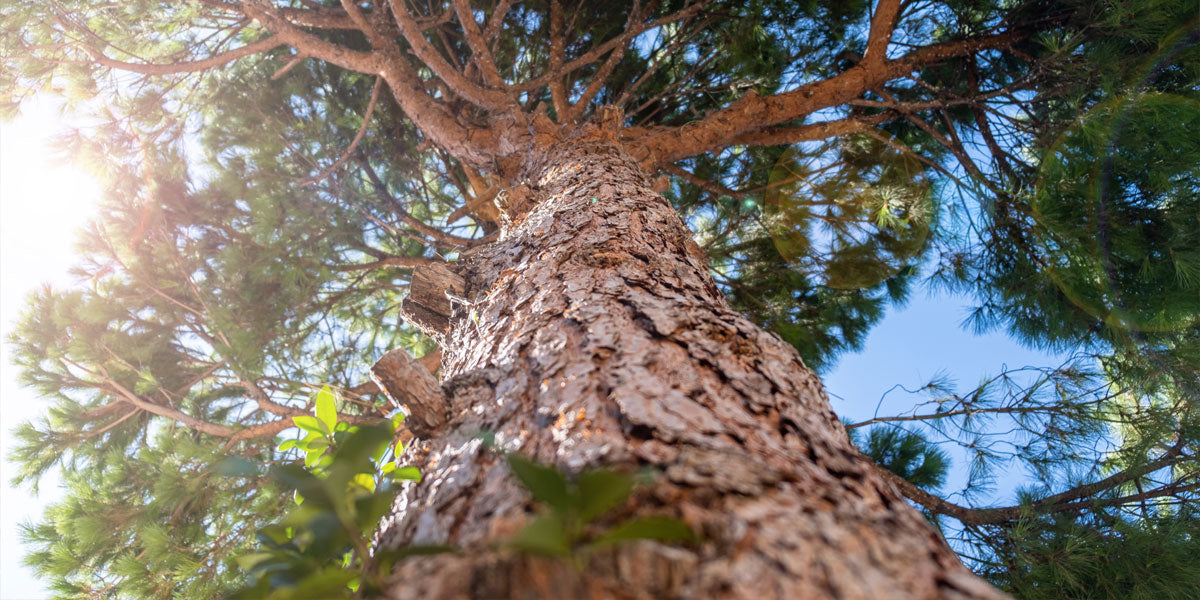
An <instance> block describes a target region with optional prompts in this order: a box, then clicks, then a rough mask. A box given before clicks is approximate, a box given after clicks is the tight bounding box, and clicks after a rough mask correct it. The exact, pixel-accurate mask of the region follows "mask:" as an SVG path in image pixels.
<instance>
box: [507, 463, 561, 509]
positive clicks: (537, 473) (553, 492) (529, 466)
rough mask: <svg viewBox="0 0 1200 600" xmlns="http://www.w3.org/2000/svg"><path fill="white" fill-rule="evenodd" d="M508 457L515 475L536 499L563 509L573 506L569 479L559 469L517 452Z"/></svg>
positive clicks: (509, 464)
mask: <svg viewBox="0 0 1200 600" xmlns="http://www.w3.org/2000/svg"><path fill="white" fill-rule="evenodd" d="M506 459H507V460H508V466H509V468H510V469H512V472H513V475H516V477H517V479H518V480H519V481H520V482H521V485H523V486H525V489H526V490H529V493H530V494H531V495H532V496H533V497H534V498H535V499H537V500H541V501H542V502H545V503H546V504H549V505H550V506H553V507H554V508H557V509H561V510H568V509H570V508H571V507H572V505H573V504H574V502H573V501H572V499H571V495H570V494H569V493H568V491H567V480H566V478H565V477H563V474H562V473H560V472H559V471H558V469H555V468H553V467H547V466H545V465H539V464H537V463H535V462H533V461H531V460H529V459H527V458H524V457H522V456H518V455H516V454H509V455H507V457H506Z"/></svg>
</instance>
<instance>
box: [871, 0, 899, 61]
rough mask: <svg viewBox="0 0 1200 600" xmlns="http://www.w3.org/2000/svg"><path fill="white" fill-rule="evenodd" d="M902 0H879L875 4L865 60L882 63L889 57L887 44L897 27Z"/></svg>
mask: <svg viewBox="0 0 1200 600" xmlns="http://www.w3.org/2000/svg"><path fill="white" fill-rule="evenodd" d="M900 4H901V2H900V0H879V4H877V5H876V6H875V14H874V15H872V16H871V32H870V33H869V34H867V51H866V52H865V53H864V54H863V62H865V63H869V64H876V63H882V62H883V61H884V59H886V58H887V46H888V43H889V42H891V41H892V31H894V30H895V29H896V19H898V18H899V17H900Z"/></svg>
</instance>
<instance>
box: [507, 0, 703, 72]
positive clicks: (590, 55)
mask: <svg viewBox="0 0 1200 600" xmlns="http://www.w3.org/2000/svg"><path fill="white" fill-rule="evenodd" d="M707 5H708V0H701V1H700V2H697V3H695V4H693V5H691V6H689V7H687V8H684V9H681V10H678V11H676V12H674V13H672V14H670V15H667V16H665V17H663V18H661V19H655V20H653V21H650V22H649V23H642V24H640V25H636V26H634V27H632V28H626V29H625V31H624V32H623V33H622V34H621V35H618V36H617V37H615V38H612V39H611V40H608V41H607V42H604V43H603V44H600V45H599V46H596V47H595V48H592V49H591V50H588V51H587V52H585V53H584V54H583V55H581V56H580V57H579V58H576V59H574V60H572V61H570V62H568V63H566V64H564V65H562V66H561V67H559V68H558V69H554V68H551V69H548V70H547V71H546V72H545V73H543V74H542V75H541V76H539V77H535V78H534V79H530V80H529V81H526V82H524V83H520V84H517V85H514V86H512V89H513V90H514V91H517V92H527V91H532V90H536V89H537V88H539V87H542V86H543V85H547V84H549V83H550V82H552V81H553V80H554V79H555V78H556V77H562V76H564V75H566V74H567V73H570V72H571V71H574V70H575V69H578V68H580V67H583V66H586V65H590V64H592V63H594V62H596V61H597V60H599V59H600V57H601V56H604V55H605V54H606V53H608V51H609V50H613V49H615V48H617V47H618V46H625V45H628V44H629V43H630V42H631V41H633V38H635V37H637V36H639V35H641V34H642V33H644V32H646V31H649V30H651V29H654V28H656V27H662V26H663V25H666V24H668V23H674V22H675V21H679V20H682V19H686V18H688V17H690V16H692V15H694V14H696V13H698V12H700V10H701V9H703V8H704V7H705V6H707ZM552 7H553V5H552Z"/></svg>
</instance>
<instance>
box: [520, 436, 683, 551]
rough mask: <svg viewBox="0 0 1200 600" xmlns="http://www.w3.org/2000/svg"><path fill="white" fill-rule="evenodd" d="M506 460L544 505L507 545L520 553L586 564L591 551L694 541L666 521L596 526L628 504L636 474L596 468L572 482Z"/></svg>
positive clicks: (531, 464)
mask: <svg viewBox="0 0 1200 600" xmlns="http://www.w3.org/2000/svg"><path fill="white" fill-rule="evenodd" d="M505 459H506V460H507V461H508V466H509V468H510V469H512V472H513V475H515V476H516V478H517V481H519V482H520V483H521V485H522V486H523V487H524V488H525V489H526V490H527V491H528V492H529V494H530V495H531V496H532V497H533V499H534V500H535V501H537V502H538V503H539V504H541V505H542V510H541V512H540V513H539V514H538V515H537V516H535V517H534V518H533V519H532V520H530V522H529V523H528V524H526V525H525V527H524V528H522V529H521V531H520V532H518V533H517V534H516V535H515V536H514V537H513V539H512V540H511V541H510V542H509V544H508V545H509V546H510V547H511V548H513V549H515V550H517V551H519V552H525V553H530V554H542V555H547V556H554V557H559V558H569V557H576V558H581V557H582V558H584V559H586V556H587V553H588V552H589V551H591V550H595V549H598V548H603V547H605V546H611V545H615V544H620V543H624V542H630V541H635V540H658V541H663V542H670V543H690V542H694V541H695V540H696V535H695V533H693V532H692V530H691V528H689V527H688V526H687V525H686V524H684V523H683V522H682V521H680V520H678V519H675V518H673V517H667V516H651V517H632V518H629V519H626V520H624V521H620V522H618V523H615V524H612V525H606V526H597V525H595V523H596V522H597V521H603V520H605V517H607V516H609V515H608V513H610V512H612V511H614V510H615V509H617V508H618V507H620V506H621V505H622V504H624V503H625V502H626V500H628V499H629V496H630V495H631V494H632V493H633V490H634V485H635V483H636V480H635V478H634V476H632V475H629V474H626V473H620V472H617V471H609V470H603V469H597V470H587V471H583V472H582V473H579V474H578V475H577V476H575V477H573V478H569V477H567V476H566V475H565V474H564V473H563V472H562V471H559V470H558V469H555V468H554V467H550V466H546V465H541V464H538V463H535V462H533V461H531V460H529V459H527V458H523V457H521V456H518V455H516V454H508V455H506V456H505Z"/></svg>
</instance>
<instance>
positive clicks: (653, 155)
mask: <svg viewBox="0 0 1200 600" xmlns="http://www.w3.org/2000/svg"><path fill="white" fill-rule="evenodd" d="M1020 35H1021V34H1020V33H1019V32H1014V31H1009V32H1004V33H998V34H993V35H987V36H980V37H975V38H970V39H965V40H956V41H951V42H944V43H941V44H935V45H933V46H926V47H924V48H919V49H917V50H914V51H912V52H909V53H908V54H906V55H904V56H902V57H900V58H898V59H896V60H890V61H883V62H879V63H873V64H865V63H860V64H858V65H855V66H854V67H851V68H850V69H848V70H846V71H844V72H842V73H839V74H838V75H835V76H833V77H830V78H829V79H825V80H822V81H817V82H813V83H810V84H808V85H804V86H801V87H800V88H798V89H796V90H793V91H791V92H785V93H781V94H774V95H771V96H762V95H759V94H757V93H755V92H753V91H751V92H750V93H748V94H746V95H745V96H743V97H742V98H741V99H739V100H738V101H737V102H734V103H733V104H731V105H729V106H727V107H725V108H723V109H721V110H718V111H715V112H712V113H710V114H709V115H707V116H705V117H704V118H703V119H700V120H699V121H694V122H692V123H689V124H687V125H685V126H683V127H680V128H676V129H673V130H670V131H667V132H660V133H656V134H654V135H652V136H650V137H649V138H646V139H642V140H635V141H634V143H633V144H632V146H633V148H632V150H633V151H634V152H635V153H636V154H635V155H640V156H639V159H640V160H642V161H643V163H644V164H649V165H651V166H653V165H658V164H663V163H666V162H674V161H677V160H679V159H682V158H686V157H688V156H695V155H697V154H702V153H704V152H710V151H715V150H719V149H720V148H724V147H727V146H729V145H731V144H734V143H736V142H735V140H737V139H738V138H739V137H740V136H744V135H745V134H747V133H750V132H753V131H756V130H761V129H764V128H767V127H771V126H774V125H778V124H780V123H785V122H788V121H794V120H797V119H801V118H803V117H805V116H807V115H809V114H812V113H813V112H815V111H817V110H820V109H823V108H830V107H834V106H840V105H842V104H846V103H847V102H850V101H852V100H854V99H855V98H857V97H859V96H861V95H862V94H863V93H864V92H866V91H867V90H870V89H873V88H876V87H878V86H881V85H883V84H884V83H886V82H887V81H889V80H891V79H895V78H896V77H900V76H903V75H904V74H906V73H908V72H910V71H912V70H914V69H916V68H918V67H923V66H927V65H930V64H934V63H937V62H940V61H942V60H945V59H947V58H951V57H954V56H962V55H965V54H969V53H972V52H975V51H978V50H983V49H988V48H1001V47H1004V46H1007V45H1009V44H1011V43H1013V42H1014V41H1016V40H1017V39H1019V38H1020ZM639 146H640V147H639Z"/></svg>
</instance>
